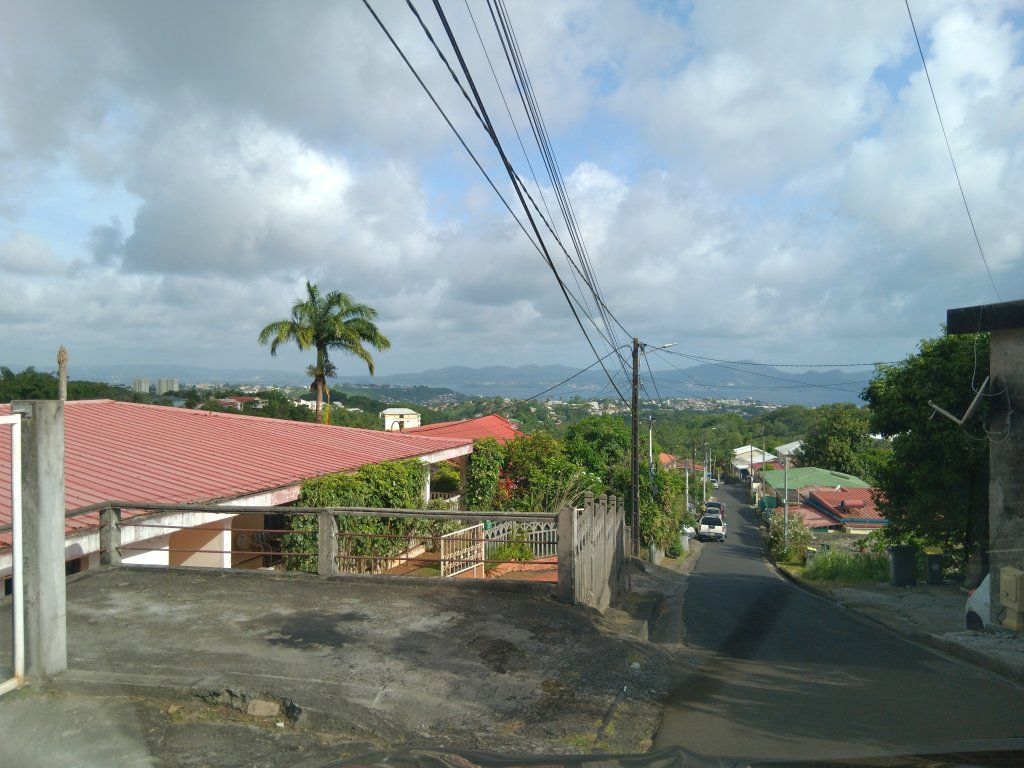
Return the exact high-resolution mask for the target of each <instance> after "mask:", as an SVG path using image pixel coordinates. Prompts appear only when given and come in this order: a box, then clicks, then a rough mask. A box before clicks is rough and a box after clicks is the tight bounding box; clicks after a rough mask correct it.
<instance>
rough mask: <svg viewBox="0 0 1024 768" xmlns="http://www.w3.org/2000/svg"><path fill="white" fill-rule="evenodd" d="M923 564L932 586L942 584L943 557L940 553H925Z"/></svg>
mask: <svg viewBox="0 0 1024 768" xmlns="http://www.w3.org/2000/svg"><path fill="white" fill-rule="evenodd" d="M924 560H925V565H926V566H927V569H928V583H929V584H932V585H934V586H939V587H941V586H942V566H943V561H944V560H945V557H944V556H943V555H942V554H937V555H925V556H924Z"/></svg>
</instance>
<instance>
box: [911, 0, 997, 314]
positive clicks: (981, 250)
mask: <svg viewBox="0 0 1024 768" xmlns="http://www.w3.org/2000/svg"><path fill="white" fill-rule="evenodd" d="M903 3H904V4H905V5H906V6H907V16H908V17H910V28H911V29H913V30H914V40H915V41H916V42H917V52H918V53H919V54H920V55H921V66H923V67H924V76H925V79H927V80H928V90H929V91H931V93H932V104H934V105H935V114H936V115H938V118H939V127H940V128H941V129H942V138H943V139H944V140H945V142H946V151H947V152H948V153H949V162H950V163H951V164H952V166H953V175H954V176H956V185H957V186H958V187H959V188H960V199H961V200H963V201H964V210H965V211H967V220H968V221H969V222H970V223H971V232H973V233H974V242H975V243H976V244H977V246H978V253H979V254H981V263H982V264H984V265H985V272H987V273H988V279H989V282H990V283H992V290H993V291H995V294H996V298H997V299H999V301H1002V300H1003V297H1002V296H1000V295H999V289H998V288H997V287H996V281H995V278H993V277H992V270H991V269H989V266H988V259H987V258H985V249H984V248H982V247H981V238H979V237H978V229H977V228H976V227H975V226H974V217H973V216H972V215H971V206H969V205H968V204H967V195H966V194H965V193H964V185H963V183H962V182H961V181H960V171H958V170H957V167H956V160H954V159H953V148H952V147H951V146H950V144H949V135H948V134H947V133H946V124H945V123H944V122H943V120H942V111H941V110H940V109H939V100H938V99H937V98H936V97H935V86H933V85H932V76H931V74H930V73H929V72H928V62H927V61H925V58H924V48H923V47H922V46H921V38H920V37H918V35H917V25H916V24H915V23H914V14H912V13H911V12H910V0H903Z"/></svg>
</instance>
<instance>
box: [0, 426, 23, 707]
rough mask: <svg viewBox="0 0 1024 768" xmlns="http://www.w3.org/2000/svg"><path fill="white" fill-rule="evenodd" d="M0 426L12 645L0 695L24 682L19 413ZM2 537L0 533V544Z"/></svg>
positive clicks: (0, 681) (0, 684)
mask: <svg viewBox="0 0 1024 768" xmlns="http://www.w3.org/2000/svg"><path fill="white" fill-rule="evenodd" d="M0 427H9V428H10V430H11V529H10V531H9V533H8V535H9V536H10V537H11V544H10V552H11V573H12V584H11V586H12V590H11V598H12V608H13V611H14V615H13V616H12V620H11V626H12V628H13V645H12V648H11V661H12V669H11V677H8V678H7V679H5V680H0V694H4V693H7V692H8V691H13V690H14V689H15V688H18V687H20V686H21V684H22V682H23V681H24V679H25V601H24V594H23V591H24V587H23V584H22V577H21V567H22V560H21V414H17V413H15V414H11V415H7V416H0ZM3 538H6V537H5V536H4V534H2V533H0V541H2V539H3Z"/></svg>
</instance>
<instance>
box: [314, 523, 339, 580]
mask: <svg viewBox="0 0 1024 768" xmlns="http://www.w3.org/2000/svg"><path fill="white" fill-rule="evenodd" d="M316 540H317V567H316V570H317V573H319V574H320V575H321V576H337V575H338V519H337V518H336V517H335V516H334V515H332V514H331V513H330V512H319V513H317V526H316Z"/></svg>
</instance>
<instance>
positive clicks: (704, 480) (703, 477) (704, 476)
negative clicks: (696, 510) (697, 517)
mask: <svg viewBox="0 0 1024 768" xmlns="http://www.w3.org/2000/svg"><path fill="white" fill-rule="evenodd" d="M701 462H702V463H703V465H704V466H703V468H702V469H701V473H700V503H701V504H703V505H704V506H707V503H708V433H707V432H705V433H704V455H703V456H701Z"/></svg>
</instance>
